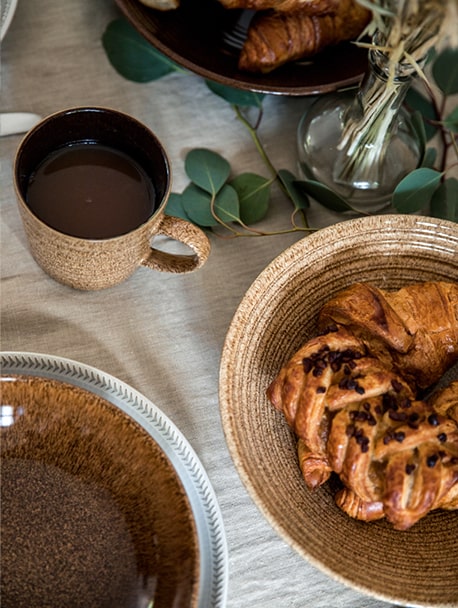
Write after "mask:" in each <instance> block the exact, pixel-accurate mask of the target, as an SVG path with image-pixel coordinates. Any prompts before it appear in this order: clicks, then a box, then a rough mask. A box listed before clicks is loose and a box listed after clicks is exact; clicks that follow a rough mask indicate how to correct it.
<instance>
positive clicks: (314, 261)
mask: <svg viewBox="0 0 458 608" xmlns="http://www.w3.org/2000/svg"><path fill="white" fill-rule="evenodd" d="M428 280H443V281H458V225H457V224H454V223H452V222H447V221H442V220H436V219H433V218H427V217H420V216H403V215H385V216H374V217H366V218H362V219H354V220H348V221H345V222H342V223H339V224H336V225H334V226H331V227H328V228H325V229H323V230H320V231H318V232H316V233H314V234H312V235H311V236H308V237H306V238H304V239H302V240H301V241H298V242H297V243H295V244H294V245H292V246H291V247H289V248H288V249H287V250H285V251H284V252H283V253H282V254H280V255H279V256H278V257H277V258H276V259H275V260H274V261H273V262H272V263H271V264H270V265H269V266H268V267H267V268H266V269H265V270H264V271H263V272H262V273H261V274H260V275H259V276H258V278H257V279H256V280H255V281H254V283H253V285H252V286H251V287H250V288H249V290H248V291H247V293H246V295H245V297H244V298H243V300H242V302H241V303H240V305H239V308H238V309H237V311H236V313H235V315H234V318H233V320H232V323H231V325H230V328H229V331H228V333H227V337H226V341H225V344H224V348H223V353H222V359H221V369H220V409H221V416H222V421H223V426H224V431H225V435H226V440H227V444H228V446H229V450H230V452H231V455H232V458H233V460H234V462H235V465H236V467H237V469H238V472H239V474H240V477H241V479H242V480H243V482H244V484H245V485H246V487H247V489H248V491H249V492H250V494H251V496H252V498H253V499H254V501H255V503H256V504H257V506H258V507H259V509H260V511H261V512H262V514H263V515H264V516H265V517H266V519H267V520H268V521H269V522H270V524H271V525H272V527H273V528H274V529H275V530H276V532H277V533H278V534H279V535H280V536H281V537H282V538H283V539H284V540H285V541H286V542H287V543H289V544H290V545H291V546H292V547H293V548H294V549H295V550H296V551H297V552H298V553H299V554H300V555H301V556H303V557H304V558H305V559H306V560H308V561H310V562H311V563H312V564H313V565H315V566H317V567H318V568H320V569H321V570H323V571H324V572H325V573H327V574H328V575H330V576H331V577H333V578H335V579H337V580H339V581H340V582H342V583H344V584H346V585H349V586H351V587H353V588H355V589H357V590H358V591H360V592H362V593H365V594H368V595H371V596H373V597H376V598H380V599H381V600H385V601H390V602H393V603H397V604H402V605H408V606H434V607H436V608H438V607H441V608H445V607H448V608H450V607H451V606H455V607H456V606H457V605H458V543H457V538H458V512H456V511H455V512H451V511H449V512H446V511H439V510H437V511H433V512H432V513H430V514H428V515H427V516H426V517H424V518H423V519H422V520H420V521H419V522H418V523H417V524H415V525H414V526H413V527H412V528H410V529H409V530H407V531H396V530H394V529H393V527H392V526H391V525H390V524H389V523H388V522H387V521H385V520H379V521H376V522H371V523H367V522H360V521H356V520H353V519H351V518H350V517H349V516H348V515H346V514H345V513H343V512H342V511H341V510H340V509H339V508H338V507H337V506H336V505H335V503H334V496H333V495H334V491H333V487H332V484H331V483H329V482H327V483H326V484H325V485H324V486H322V487H320V488H319V489H317V490H315V491H313V492H312V491H310V490H308V489H307V487H306V486H305V484H304V482H303V479H302V476H301V473H300V470H299V465H298V459H297V455H296V441H295V438H294V436H293V434H292V432H291V431H290V429H289V427H288V426H287V424H286V421H285V419H284V417H283V414H281V413H279V412H277V411H276V410H275V409H274V408H273V406H272V405H271V404H270V402H269V401H268V400H267V397H266V389H267V387H268V386H269V384H270V383H271V381H272V380H273V379H274V378H275V377H276V375H277V374H278V372H279V371H280V368H281V367H282V365H284V364H285V363H286V362H287V361H288V360H289V358H290V357H291V356H292V355H293V353H294V352H295V351H296V350H297V349H298V348H299V347H300V346H301V345H302V344H303V343H304V342H306V341H307V340H308V339H310V338H311V337H312V336H313V335H314V334H315V332H316V319H317V315H318V312H319V310H320V308H321V306H322V305H323V304H324V303H325V302H326V301H327V300H328V299H329V298H330V297H332V296H333V295H334V294H335V293H336V292H337V291H339V290H341V289H343V288H345V287H347V286H349V285H350V284H352V283H355V282H364V281H366V282H371V283H373V284H375V285H377V286H378V287H381V288H384V289H399V288H400V287H402V286H404V285H407V284H410V283H415V282H421V281H428ZM451 376H456V374H454V372H452V373H451ZM297 576H298V577H300V576H301V573H300V572H298V573H297Z"/></svg>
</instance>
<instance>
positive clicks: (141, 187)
mask: <svg viewBox="0 0 458 608" xmlns="http://www.w3.org/2000/svg"><path fill="white" fill-rule="evenodd" d="M88 154H89V155H91V154H92V157H93V158H92V157H91V158H92V160H91V159H89V160H88V158H89V157H87V155H88ZM94 155H95V156H94ZM98 155H99V156H98ZM118 165H119V166H118ZM81 171H83V173H81ZM84 171H86V173H84ZM87 171H89V173H87ZM59 180H60V181H59ZM86 182H88V184H89V185H88V184H86ZM14 183H15V188H16V194H17V198H18V204H19V210H20V214H21V218H22V221H23V225H24V229H25V232H26V235H27V238H28V241H29V246H30V250H31V253H32V255H33V257H34V259H35V260H36V262H37V263H38V264H39V266H41V268H42V269H43V270H44V271H45V272H46V273H47V274H49V275H50V276H51V277H52V278H53V279H55V280H57V281H59V282H60V283H64V284H66V285H70V286H71V287H74V288H76V289H82V290H95V289H103V288H106V287H110V286H113V285H116V284H118V283H120V282H122V281H124V280H125V279H127V278H128V277H129V276H130V275H131V274H132V273H133V272H134V271H135V270H136V269H137V268H138V267H140V266H146V267H148V268H151V269H153V270H158V271H165V272H174V273H184V272H190V271H193V270H195V269H197V268H199V267H200V266H202V265H203V264H204V263H205V261H206V260H207V258H208V256H209V253H210V243H209V240H208V238H207V236H206V235H205V233H204V232H203V231H202V230H200V229H199V228H197V227H196V226H194V225H193V224H191V223H190V222H187V221H185V220H183V219H179V218H175V217H171V216H168V215H165V213H164V208H165V206H166V204H167V200H168V197H169V194H170V189H171V170H170V163H169V160H168V157H167V154H166V152H165V150H164V148H163V146H162V144H161V143H160V141H159V140H158V139H157V137H156V136H155V135H154V133H152V132H151V131H150V130H149V129H148V128H147V127H146V126H145V125H143V124H142V123H140V122H139V121H137V120H136V119H134V118H133V117H131V116H129V115H127V114H124V113H122V112H119V111H117V110H114V109H109V108H102V107H77V108H70V109H67V110H64V111H60V112H57V113H55V114H52V115H50V116H48V117H46V118H44V119H43V120H42V121H41V122H40V123H39V124H38V125H36V126H35V127H34V128H33V129H32V130H31V131H29V132H28V133H27V134H26V136H25V137H24V139H23V140H22V142H21V143H20V145H19V148H18V151H17V154H16V158H15V166H14ZM83 184H84V187H86V189H87V190H88V192H85V191H83ZM91 188H93V190H94V191H89V190H90V189H91ZM80 190H81V191H80ZM78 196H79V197H80V199H81V200H80V199H78ZM99 199H100V201H101V202H100V204H101V205H102V203H103V205H105V207H103V206H102V207H100V209H99V208H98V207H97V205H98V204H99V202H98V200H99ZM104 199H105V200H104ZM137 199H138V201H137ZM137 202H138V204H137ZM80 205H82V208H81V209H80V208H79V206H80ZM118 207H119V208H118ZM137 207H138V209H137ZM139 210H141V213H140V212H139ZM134 211H135V214H134ZM97 213H98V215H97ZM139 213H140V215H139ZM141 214H143V215H141ZM78 223H79V224H81V225H80V226H78ZM74 227H75V230H73V228H74ZM110 230H111V232H110ZM104 231H105V232H104ZM156 235H164V236H166V237H170V238H172V239H174V240H176V241H180V242H181V243H184V244H185V245H187V246H188V247H190V249H191V250H192V253H190V254H189V255H186V254H185V255H178V254H174V253H169V252H166V251H162V250H159V249H156V248H154V247H152V240H153V238H154V237H155V236H156Z"/></svg>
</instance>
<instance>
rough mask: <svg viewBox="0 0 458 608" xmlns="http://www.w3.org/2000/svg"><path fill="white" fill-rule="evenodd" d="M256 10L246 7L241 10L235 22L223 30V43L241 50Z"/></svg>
mask: <svg viewBox="0 0 458 608" xmlns="http://www.w3.org/2000/svg"><path fill="white" fill-rule="evenodd" d="M255 12H256V11H254V10H250V9H244V10H243V11H241V13H240V15H239V17H238V19H237V21H236V22H235V24H234V25H233V26H232V27H231V28H229V29H228V30H227V31H225V32H223V43H224V44H225V45H227V46H228V47H231V48H232V49H235V50H237V51H239V50H240V49H241V48H242V47H243V45H244V43H245V40H246V36H247V32H248V27H249V25H250V23H251V20H252V19H253V15H254V14H255Z"/></svg>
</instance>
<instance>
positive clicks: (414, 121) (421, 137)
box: [410, 112, 426, 164]
mask: <svg viewBox="0 0 458 608" xmlns="http://www.w3.org/2000/svg"><path fill="white" fill-rule="evenodd" d="M410 121H411V125H412V128H413V130H414V131H415V133H416V135H417V139H418V146H419V152H420V164H421V163H423V160H424V158H425V152H426V131H425V123H424V121H423V117H422V115H421V113H420V112H414V113H413V114H412V116H411V119H410Z"/></svg>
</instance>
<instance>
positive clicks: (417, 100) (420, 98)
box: [406, 87, 438, 141]
mask: <svg viewBox="0 0 458 608" xmlns="http://www.w3.org/2000/svg"><path fill="white" fill-rule="evenodd" d="M406 105H407V106H408V107H409V109H410V110H412V111H415V112H419V113H420V114H421V116H423V121H424V125H423V126H424V131H425V137H426V140H427V141H429V140H430V139H431V138H432V137H434V135H435V134H436V133H437V129H438V127H436V126H435V125H432V124H431V123H430V122H429V121H430V120H437V119H438V116H437V114H436V110H435V109H434V104H433V102H432V100H431V99H428V98H426V97H425V96H424V95H422V94H421V93H420V92H419V91H417V89H414V88H413V87H410V89H409V90H408V91H407V95H406Z"/></svg>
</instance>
